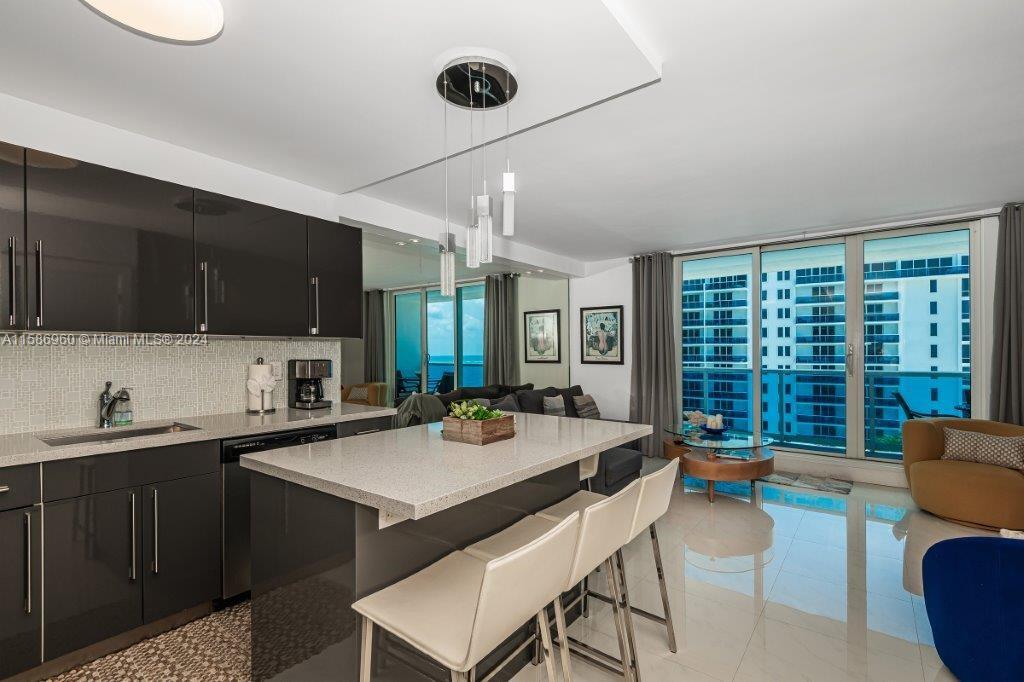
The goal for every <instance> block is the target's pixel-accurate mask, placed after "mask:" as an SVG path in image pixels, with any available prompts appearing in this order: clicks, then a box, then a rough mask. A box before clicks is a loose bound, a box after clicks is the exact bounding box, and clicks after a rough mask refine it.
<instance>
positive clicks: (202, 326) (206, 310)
mask: <svg viewBox="0 0 1024 682" xmlns="http://www.w3.org/2000/svg"><path fill="white" fill-rule="evenodd" d="M199 270H200V272H202V273H203V321H202V322H200V323H199V331H201V332H205V331H206V330H207V328H208V327H209V324H210V267H209V265H208V264H207V263H206V261H201V262H200V263H199Z"/></svg>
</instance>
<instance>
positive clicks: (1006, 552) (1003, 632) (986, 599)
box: [923, 537, 1024, 682]
mask: <svg viewBox="0 0 1024 682" xmlns="http://www.w3.org/2000/svg"><path fill="white" fill-rule="evenodd" d="M923 577H924V599H925V605H926V606H927V608H928V620H929V621H931V626H932V634H933V636H934V638H935V648H936V649H937V650H938V652H939V657H940V658H941V659H942V662H943V663H945V664H946V667H947V668H949V669H950V671H951V672H952V673H953V674H954V675H956V676H957V677H958V678H959V679H960V680H961V682H972V681H973V680H979V681H982V680H983V681H985V682H994V681H995V680H1008V681H1009V680H1013V681H1014V682H1019V681H1020V680H1024V540H1010V539H1006V538H979V537H970V538H956V539H953V540H943V541H942V542H939V543H936V544H935V545H933V546H932V547H931V549H929V550H928V551H927V552H926V553H925V555H924V564H923Z"/></svg>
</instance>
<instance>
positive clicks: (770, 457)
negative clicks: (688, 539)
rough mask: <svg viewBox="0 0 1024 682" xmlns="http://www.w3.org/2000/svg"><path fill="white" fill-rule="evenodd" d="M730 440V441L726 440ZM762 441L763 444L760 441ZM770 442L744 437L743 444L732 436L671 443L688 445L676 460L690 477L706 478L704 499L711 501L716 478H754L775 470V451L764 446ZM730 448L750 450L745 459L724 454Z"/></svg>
mask: <svg viewBox="0 0 1024 682" xmlns="http://www.w3.org/2000/svg"><path fill="white" fill-rule="evenodd" d="M730 441H731V442H730ZM761 443H763V444H761ZM771 443H772V440H771V439H769V438H765V439H761V440H760V441H758V440H756V439H753V438H748V439H747V443H746V444H745V445H746V446H745V447H744V446H743V445H744V444H742V443H738V442H736V439H730V440H726V441H715V440H707V441H703V440H701V439H700V438H686V439H683V443H681V444H678V445H677V444H675V443H673V445H674V446H675V447H679V445H686V446H689V451H688V452H685V453H682V457H681V458H680V464H682V469H683V473H685V474H689V475H690V476H693V477H694V478H703V479H704V480H706V481H707V482H708V500H709V501H710V502H714V501H715V482H716V481H750V482H751V485H753V484H754V481H756V480H757V479H759V478H761V477H762V476H767V475H769V474H771V473H774V471H775V455H774V454H773V453H772V451H771V450H770V449H769V448H768V447H767V446H768V445H770V444H771ZM730 450H742V451H744V452H749V453H750V458H749V459H734V458H732V457H724V456H721V455H722V454H728V452H729V451H730Z"/></svg>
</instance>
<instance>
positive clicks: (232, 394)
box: [0, 339, 341, 434]
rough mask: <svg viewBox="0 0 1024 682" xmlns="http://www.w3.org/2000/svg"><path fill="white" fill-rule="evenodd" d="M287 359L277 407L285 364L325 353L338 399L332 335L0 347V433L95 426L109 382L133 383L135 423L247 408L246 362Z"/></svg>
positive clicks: (331, 390) (337, 352)
mask: <svg viewBox="0 0 1024 682" xmlns="http://www.w3.org/2000/svg"><path fill="white" fill-rule="evenodd" d="M257 357H262V358H263V359H264V361H266V362H268V363H269V362H271V361H280V362H281V363H282V364H283V368H282V379H281V380H280V381H278V383H277V388H276V389H275V391H274V403H275V406H276V407H277V408H278V409H280V408H283V407H284V406H285V405H286V403H287V395H286V394H287V393H288V378H287V377H288V368H287V361H288V360H290V359H293V358H297V359H315V358H326V359H329V360H332V361H333V362H334V378H332V379H328V380H327V382H326V384H325V389H324V391H325V394H326V395H327V397H328V398H329V399H332V400H335V401H336V400H337V399H338V391H339V383H338V379H337V377H338V376H339V375H340V371H341V343H340V342H339V341H338V340H337V339H333V340H280V339H210V340H209V341H208V344H207V345H204V346H178V347H161V346H136V347H88V348H82V347H69V346H50V347H42V348H41V347H19V346H12V345H2V344H0V434H9V433H22V432H25V431H45V430H50V429H65V428H76V427H81V426H95V425H96V422H97V410H98V404H99V395H100V393H101V392H102V391H103V384H104V382H105V381H112V382H114V386H113V389H112V390H117V389H118V388H120V387H121V386H130V387H132V388H134V389H135V390H133V391H131V396H132V406H133V408H134V410H135V420H136V421H144V420H148V419H176V418H179V417H192V416H196V415H205V414H221V413H225V412H244V411H245V407H246V404H245V379H246V372H247V368H248V365H249V364H251V363H253V362H255V361H256V358H257Z"/></svg>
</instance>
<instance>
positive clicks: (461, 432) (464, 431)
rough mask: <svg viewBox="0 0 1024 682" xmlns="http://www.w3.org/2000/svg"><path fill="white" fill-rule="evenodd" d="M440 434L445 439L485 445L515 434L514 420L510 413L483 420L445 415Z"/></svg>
mask: <svg viewBox="0 0 1024 682" xmlns="http://www.w3.org/2000/svg"><path fill="white" fill-rule="evenodd" d="M441 435H442V436H443V437H444V439H445V440H454V441H458V442H459V443H469V444H470V445H487V444H488V443H494V442H497V441H499V440H507V439H509V438H512V437H513V436H515V435H516V421H515V417H513V416H512V415H511V414H506V415H505V416H503V417H498V418H497V419H487V420H485V421H475V420H472V419H456V418H455V417H445V418H444V430H443V431H442V434H441Z"/></svg>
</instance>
